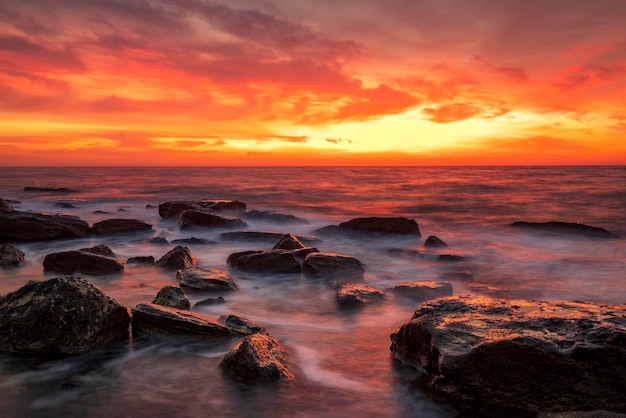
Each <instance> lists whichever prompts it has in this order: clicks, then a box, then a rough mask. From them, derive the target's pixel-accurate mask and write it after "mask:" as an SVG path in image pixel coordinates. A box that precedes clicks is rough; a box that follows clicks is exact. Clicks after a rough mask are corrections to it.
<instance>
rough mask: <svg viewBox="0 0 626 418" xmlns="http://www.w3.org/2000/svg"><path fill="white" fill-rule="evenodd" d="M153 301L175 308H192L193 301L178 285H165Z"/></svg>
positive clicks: (156, 303)
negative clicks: (190, 300) (191, 301)
mask: <svg viewBox="0 0 626 418" xmlns="http://www.w3.org/2000/svg"><path fill="white" fill-rule="evenodd" d="M152 303H154V304H155V305H161V306H167V307H169V308H174V309H183V310H185V309H186V310H189V308H191V303H190V302H189V299H187V296H185V292H184V291H183V289H181V288H180V287H177V286H163V287H162V288H161V289H160V290H159V293H157V295H156V297H155V298H154V300H153V301H152Z"/></svg>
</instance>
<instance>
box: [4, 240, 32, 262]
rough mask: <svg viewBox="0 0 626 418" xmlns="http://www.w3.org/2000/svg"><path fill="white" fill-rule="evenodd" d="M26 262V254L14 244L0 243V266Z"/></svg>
mask: <svg viewBox="0 0 626 418" xmlns="http://www.w3.org/2000/svg"><path fill="white" fill-rule="evenodd" d="M24 263H26V255H25V254H24V252H23V251H21V250H19V249H18V248H17V247H16V246H15V245H13V244H10V243H6V244H0V267H18V266H21V265H22V264H24Z"/></svg>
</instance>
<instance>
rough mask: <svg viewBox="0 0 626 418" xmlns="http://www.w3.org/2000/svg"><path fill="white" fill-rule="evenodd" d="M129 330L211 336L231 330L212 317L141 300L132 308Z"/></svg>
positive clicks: (227, 334)
mask: <svg viewBox="0 0 626 418" xmlns="http://www.w3.org/2000/svg"><path fill="white" fill-rule="evenodd" d="M132 315H133V321H132V328H133V334H145V335H154V336H160V337H177V338H186V339H214V338H224V337H230V336H232V334H233V333H232V331H231V330H230V329H229V328H228V327H226V326H224V325H222V324H220V323H218V322H217V321H216V320H215V319H213V318H209V317H208V316H205V315H201V314H198V313H195V312H190V311H187V310H182V309H174V308H168V307H165V306H160V305H155V304H148V303H141V304H139V305H137V306H135V307H134V308H133V309H132Z"/></svg>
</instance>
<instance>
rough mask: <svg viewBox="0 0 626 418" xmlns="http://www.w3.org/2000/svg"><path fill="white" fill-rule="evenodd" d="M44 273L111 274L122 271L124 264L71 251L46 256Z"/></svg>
mask: <svg viewBox="0 0 626 418" xmlns="http://www.w3.org/2000/svg"><path fill="white" fill-rule="evenodd" d="M43 269H44V271H51V272H55V273H62V274H72V273H75V272H80V273H83V274H93V275H97V274H112V273H120V272H121V271H122V270H124V264H123V263H121V262H119V261H117V260H116V259H115V258H113V257H109V256H105V255H100V254H97V253H93V252H89V251H82V250H71V251H62V252H59V253H52V254H48V255H46V257H45V258H44V260H43Z"/></svg>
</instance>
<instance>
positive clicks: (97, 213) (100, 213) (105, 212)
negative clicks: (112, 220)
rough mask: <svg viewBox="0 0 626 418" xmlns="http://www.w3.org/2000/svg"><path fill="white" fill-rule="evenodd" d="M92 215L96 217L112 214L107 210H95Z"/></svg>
mask: <svg viewBox="0 0 626 418" xmlns="http://www.w3.org/2000/svg"><path fill="white" fill-rule="evenodd" d="M92 213H94V214H96V215H110V214H111V212H107V211H105V210H94V211H93V212H92Z"/></svg>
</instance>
